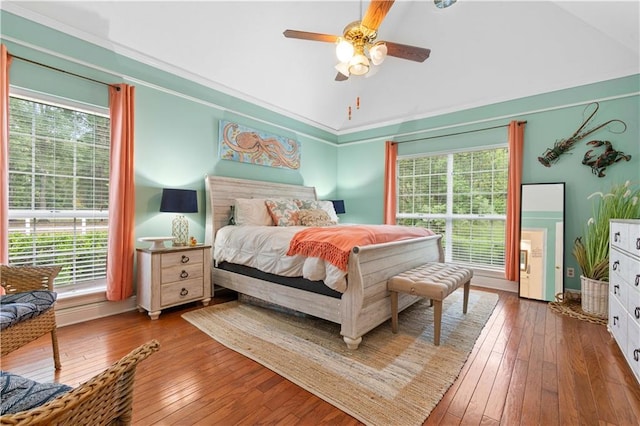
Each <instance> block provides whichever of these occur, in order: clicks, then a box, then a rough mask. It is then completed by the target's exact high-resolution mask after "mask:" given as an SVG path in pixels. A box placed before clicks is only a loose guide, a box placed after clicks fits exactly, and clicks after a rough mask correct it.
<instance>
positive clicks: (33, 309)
mask: <svg viewBox="0 0 640 426" xmlns="http://www.w3.org/2000/svg"><path fill="white" fill-rule="evenodd" d="M56 297H57V294H56V293H55V292H53V291H48V290H33V291H25V292H22V293H13V294H5V295H3V296H0V330H4V329H5V328H7V327H9V326H12V325H13V324H16V323H18V322H20V321H24V320H26V319H29V318H34V317H37V316H38V315H40V314H41V313H43V312H45V311H47V310H48V309H51V307H52V306H53V304H54V303H55V301H56Z"/></svg>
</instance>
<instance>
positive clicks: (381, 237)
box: [287, 225, 435, 271]
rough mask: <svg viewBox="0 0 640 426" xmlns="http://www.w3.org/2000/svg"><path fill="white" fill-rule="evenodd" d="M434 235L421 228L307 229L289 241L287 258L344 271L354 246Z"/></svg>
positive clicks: (350, 227)
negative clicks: (314, 259)
mask: <svg viewBox="0 0 640 426" xmlns="http://www.w3.org/2000/svg"><path fill="white" fill-rule="evenodd" d="M430 235H435V234H434V232H433V231H431V230H429V229H425V228H418V227H412V226H399V225H348V226H325V227H320V228H315V227H312V228H307V229H304V230H302V231H300V232H298V233H296V234H295V235H294V236H293V238H292V239H291V244H290V245H289V251H288V252H287V255H288V256H294V255H296V254H299V255H302V256H307V257H319V258H321V259H324V260H326V261H327V262H329V263H331V264H333V265H335V266H336V267H338V268H340V269H342V270H343V271H346V270H347V261H348V260H349V253H350V252H351V250H352V249H353V248H354V247H360V246H366V245H370V244H379V243H388V242H391V241H400V240H408V239H411V238H420V237H428V236H430Z"/></svg>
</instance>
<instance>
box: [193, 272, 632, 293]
mask: <svg viewBox="0 0 640 426" xmlns="http://www.w3.org/2000/svg"><path fill="white" fill-rule="evenodd" d="M182 272H184V271H182ZM613 294H617V295H619V294H620V286H619V285H618V284H616V285H614V286H613Z"/></svg>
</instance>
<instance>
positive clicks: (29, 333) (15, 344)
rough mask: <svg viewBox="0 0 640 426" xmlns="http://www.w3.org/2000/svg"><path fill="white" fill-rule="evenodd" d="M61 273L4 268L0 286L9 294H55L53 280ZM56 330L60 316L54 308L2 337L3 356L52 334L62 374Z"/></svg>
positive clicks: (47, 269) (0, 269) (53, 269)
mask: <svg viewBox="0 0 640 426" xmlns="http://www.w3.org/2000/svg"><path fill="white" fill-rule="evenodd" d="M60 269H61V267H60V266H7V265H0V284H1V285H2V287H4V289H5V291H6V293H7V294H12V293H20V292H24V291H31V290H49V291H53V280H54V279H55V278H56V276H57V275H58V273H59V272H60ZM56 328H57V325H56V314H55V311H54V309H53V308H51V309H49V310H47V311H45V312H43V313H42V314H40V315H38V316H37V317H34V318H30V319H28V320H24V321H21V322H19V323H16V324H14V325H11V326H10V327H8V328H6V329H4V330H2V333H0V354H1V355H2V356H4V355H6V354H8V353H9V352H13V351H15V350H16V349H18V348H21V347H22V346H24V345H26V344H27V343H29V342H31V341H33V340H35V339H37V338H38V337H41V336H44V335H45V334H47V333H51V343H52V345H53V362H54V364H55V366H56V370H59V369H60V354H59V351H58V336H57V335H56Z"/></svg>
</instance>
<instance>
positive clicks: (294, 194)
mask: <svg viewBox="0 0 640 426" xmlns="http://www.w3.org/2000/svg"><path fill="white" fill-rule="evenodd" d="M204 182H205V190H206V194H207V203H206V204H207V223H206V230H205V243H206V244H213V240H214V236H215V235H216V232H217V231H218V229H220V228H222V227H223V226H225V225H228V224H229V217H230V215H231V206H233V205H234V200H235V199H236V198H299V199H302V200H316V199H317V196H316V189H315V187H312V186H303V185H291V184H286V183H273V182H263V181H258V180H248V179H237V178H229V177H222V176H206V177H205V180H204Z"/></svg>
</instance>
